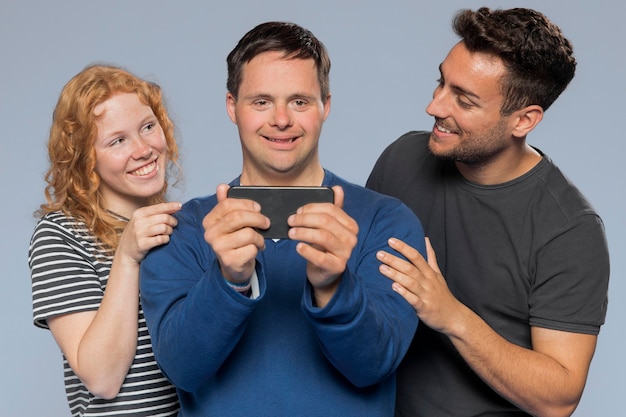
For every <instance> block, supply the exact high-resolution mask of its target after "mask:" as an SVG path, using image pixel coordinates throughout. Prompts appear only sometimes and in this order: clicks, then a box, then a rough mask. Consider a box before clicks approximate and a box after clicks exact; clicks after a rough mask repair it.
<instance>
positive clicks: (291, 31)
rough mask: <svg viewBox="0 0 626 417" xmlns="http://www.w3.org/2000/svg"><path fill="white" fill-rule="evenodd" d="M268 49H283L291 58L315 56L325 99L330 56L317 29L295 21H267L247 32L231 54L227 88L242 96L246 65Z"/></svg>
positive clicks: (312, 57) (281, 50) (313, 57)
mask: <svg viewBox="0 0 626 417" xmlns="http://www.w3.org/2000/svg"><path fill="white" fill-rule="evenodd" d="M264 52H282V53H283V54H284V56H285V58H287V59H312V60H313V61H314V62H315V68H316V69H317V80H318V82H319V85H320V89H321V91H320V93H321V98H322V102H324V103H326V99H327V97H328V95H329V94H330V57H329V55H328V51H327V50H326V47H325V46H324V44H323V43H322V42H321V41H320V40H319V39H317V38H316V37H315V35H313V33H312V32H311V31H310V30H308V29H305V28H303V27H301V26H298V25H296V24H295V23H290V22H265V23H261V24H259V25H257V26H256V27H254V28H253V29H251V30H250V31H249V32H248V33H246V34H245V35H244V36H243V37H242V38H241V39H240V40H239V42H238V43H237V46H235V48H234V49H233V50H232V51H231V52H230V53H229V54H228V57H227V58H226V63H227V67H228V79H227V81H226V88H227V90H228V92H229V93H230V94H232V95H233V97H235V99H237V98H238V93H239V86H240V85H241V80H242V77H243V66H244V65H245V64H247V63H248V62H250V61H251V60H252V59H253V58H254V57H256V56H257V55H260V54H262V53H264Z"/></svg>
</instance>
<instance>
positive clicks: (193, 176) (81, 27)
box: [0, 0, 626, 417]
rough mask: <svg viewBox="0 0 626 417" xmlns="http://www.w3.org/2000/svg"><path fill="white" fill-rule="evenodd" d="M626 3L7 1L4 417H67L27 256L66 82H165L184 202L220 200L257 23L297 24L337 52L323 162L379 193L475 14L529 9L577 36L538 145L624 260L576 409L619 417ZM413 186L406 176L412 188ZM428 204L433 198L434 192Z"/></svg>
mask: <svg viewBox="0 0 626 417" xmlns="http://www.w3.org/2000/svg"><path fill="white" fill-rule="evenodd" d="M624 4H625V3H624V2H623V1H622V0H604V1H602V0H600V1H597V2H589V1H586V0H571V1H567V2H566V1H551V2H547V1H534V0H527V1H518V2H517V3H516V2H512V1H504V0H501V1H493V0H484V1H475V0H465V1H459V0H447V1H422V2H418V1H415V0H412V1H411V0H406V1H402V0H385V1H380V2H373V1H372V2H368V1H341V0H330V1H325V0H319V1H316V2H312V1H308V2H305V1H303V2H295V1H282V0H267V1H264V2H256V1H255V2H253V1H249V2H245V1H238V0H231V1H219V2H209V1H160V0H156V1H155V0H152V1H147V0H133V1H115V0H110V1H106V2H96V1H78V0H71V1H70V0H65V1H54V2H53V1H45V0H41V1H33V0H0V62H1V66H0V122H1V123H0V126H1V128H2V135H3V138H2V147H1V148H0V170H1V171H0V174H1V175H0V183H1V185H0V187H1V188H0V190H1V192H2V196H3V197H2V199H3V203H2V204H1V205H0V210H1V213H2V218H4V219H5V220H4V226H3V227H2V232H1V234H0V235H1V237H0V254H1V255H0V256H1V257H2V264H1V266H0V282H1V285H2V289H1V290H0V297H1V300H0V309H1V310H0V326H1V327H0V330H1V337H2V342H1V344H2V354H1V356H0V369H1V373H2V380H1V381H0V415H1V416H11V417H12V416H20V417H24V416H26V417H29V416H33V417H35V416H36V417H40V416H68V415H69V412H68V409H67V406H66V403H65V394H64V391H63V384H62V378H63V375H62V366H61V357H60V353H59V350H58V348H57V346H56V344H55V343H54V341H53V339H52V336H51V335H50V333H49V332H48V331H44V330H40V329H37V328H35V327H34V326H33V325H32V319H31V298H30V277H29V270H28V266H27V262H26V257H27V248H28V241H29V238H30V234H31V232H32V229H33V227H34V224H35V220H34V219H33V217H32V212H33V211H34V210H35V209H37V207H38V205H39V204H40V203H41V202H42V200H43V187H44V182H43V174H44V171H45V169H46V166H47V157H46V153H45V143H46V139H47V134H48V129H49V126H50V121H51V115H52V110H53V107H54V105H55V103H56V100H57V97H58V94H59V92H60V90H61V88H62V86H63V85H64V84H65V83H66V82H67V81H68V80H69V79H70V78H71V77H72V76H73V75H74V74H76V73H77V72H79V71H80V70H81V69H82V68H84V67H85V66H86V65H87V64H90V63H93V62H106V63H113V64H118V65H122V66H125V67H126V68H128V69H129V70H131V71H133V72H135V73H136V74H138V75H140V76H142V77H145V78H148V79H151V80H153V81H156V82H157V83H159V84H161V86H162V87H163V89H164V91H165V94H166V97H167V100H168V103H169V108H170V110H171V114H172V116H173V119H174V120H175V122H176V124H177V127H178V138H179V140H180V144H181V147H182V164H183V168H184V172H185V177H186V180H185V181H184V183H182V184H181V185H180V186H179V187H178V188H176V189H174V191H173V193H172V195H171V196H172V197H173V198H175V199H180V200H187V199H189V198H191V197H192V196H197V195H205V194H210V193H213V192H214V191H215V187H216V185H217V184H218V183H220V182H226V181H229V180H230V179H232V178H233V177H234V176H236V175H237V174H238V173H239V169H240V166H241V159H240V149H239V142H238V138H237V132H236V129H235V127H234V125H232V124H231V122H230V120H229V119H228V118H227V115H226V111H225V107H224V105H225V91H226V89H225V81H226V64H225V58H226V55H227V53H228V52H229V51H230V50H231V49H232V48H233V47H234V45H235V43H236V42H237V40H238V39H239V38H240V37H241V36H242V35H243V34H244V33H245V32H246V31H247V30H249V29H250V28H252V27H253V26H255V25H256V24H258V23H260V22H263V21H267V20H289V21H294V22H296V23H299V24H301V25H303V26H305V27H307V28H309V29H311V30H312V31H313V32H314V33H315V34H316V35H317V36H318V37H319V38H320V39H321V40H322V41H323V42H324V43H325V44H326V46H327V47H328V49H329V51H330V54H331V59H332V70H331V90H332V93H333V96H332V110H331V115H330V118H329V120H328V122H327V123H326V125H325V128H324V132H323V134H322V140H321V154H322V161H323V163H324V165H325V166H326V167H328V168H330V169H332V170H333V171H335V172H337V173H339V174H341V175H342V176H344V177H345V178H347V179H349V180H351V181H353V182H356V183H359V184H364V183H365V180H366V178H367V175H368V174H369V171H370V169H371V167H372V165H373V164H374V161H375V160H376V158H377V156H378V155H379V154H380V152H381V151H382V150H383V148H384V147H385V146H386V145H387V144H388V143H389V142H391V141H392V140H394V139H395V138H397V137H398V136H399V135H401V134H403V133H405V132H406V131H408V130H411V129H430V128H431V126H432V120H431V118H429V117H428V116H427V115H426V114H425V112H424V108H425V107H426V105H427V103H428V101H429V98H430V97H431V94H432V91H433V89H434V87H435V84H436V81H435V80H436V79H437V78H438V70H437V66H438V64H439V63H440V62H441V61H442V59H443V58H444V56H445V54H446V53H447V51H448V49H449V48H450V47H451V46H452V44H453V43H454V42H455V41H456V38H455V36H454V35H453V33H452V32H451V30H450V20H451V17H452V15H453V13H454V12H455V11H456V10H458V9H460V8H467V7H469V8H476V7H479V6H482V5H487V6H491V7H514V6H526V7H534V8H537V9H539V10H541V11H543V12H544V13H546V14H547V15H548V16H549V17H551V18H552V19H553V20H554V21H555V22H556V23H557V24H559V25H560V26H561V27H562V29H563V30H564V32H565V34H566V35H567V36H568V37H569V38H570V39H571V40H572V41H573V43H574V47H575V50H576V54H577V57H578V61H579V65H578V71H577V75H576V78H575V79H574V81H573V83H572V84H571V86H570V87H569V88H568V90H566V91H565V93H564V94H563V95H562V96H561V98H560V99H559V100H558V101H557V102H556V103H555V104H554V106H553V107H552V108H551V109H550V110H548V112H547V115H546V117H545V118H544V120H543V122H542V123H541V125H540V126H539V128H538V129H536V130H535V132H534V133H532V135H531V136H530V137H529V141H530V143H532V144H533V145H536V146H538V147H540V148H541V149H542V150H543V151H544V152H546V153H547V154H548V155H549V156H550V157H552V158H553V160H554V161H555V162H556V163H557V164H559V165H560V166H561V168H562V169H563V170H564V171H565V173H566V174H568V175H569V176H570V177H571V178H572V179H573V180H574V181H575V182H576V183H577V184H578V186H579V187H580V188H581V189H582V191H583V192H584V193H585V194H586V195H587V196H588V197H589V199H590V200H591V201H592V203H593V204H594V205H595V207H596V209H597V210H598V211H599V212H600V214H601V215H602V217H603V219H604V221H605V224H606V228H607V234H608V238H609V245H610V249H611V255H612V277H611V278H612V281H611V285H610V294H609V296H610V301H609V314H608V318H607V323H606V325H605V326H604V327H603V328H602V331H601V333H600V338H599V343H598V348H597V351H596V355H595V358H594V360H593V363H592V366H591V371H590V375H589V380H588V384H587V388H586V391H585V394H584V395H583V399H582V402H581V404H580V406H579V408H578V411H577V412H576V414H575V415H576V416H579V417H580V416H616V415H618V414H619V413H618V410H619V409H621V408H622V407H620V405H621V403H622V402H623V395H624V389H623V375H624V373H625V371H626V365H625V361H624V360H623V346H624V342H625V337H624V332H623V330H622V329H623V327H622V326H623V320H624V318H625V317H626V307H625V305H626V303H624V296H625V292H626V291H625V283H624V280H623V275H624V272H626V265H625V263H624V247H625V246H626V242H625V240H626V227H625V221H624V218H623V217H624V216H623V215H624V201H625V197H624V172H623V168H622V166H623V164H622V159H623V155H624V151H625V146H624V133H623V128H622V126H623V124H624V116H623V110H622V109H623V104H624V98H625V97H626V94H625V93H626V88H625V82H624V76H625V75H626V65H625V63H624V41H625V40H626V31H625V29H624V26H625V25H624V22H623V16H624V14H625V13H624V12H626V10H625V9H626V6H625V5H624ZM399 180H401V179H399ZM426 198H427V196H426Z"/></svg>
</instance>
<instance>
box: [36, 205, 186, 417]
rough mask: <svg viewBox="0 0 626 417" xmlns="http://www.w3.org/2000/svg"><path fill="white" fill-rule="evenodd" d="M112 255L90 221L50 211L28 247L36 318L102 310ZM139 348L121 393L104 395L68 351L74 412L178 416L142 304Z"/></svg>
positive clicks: (66, 374) (69, 392)
mask: <svg viewBox="0 0 626 417" xmlns="http://www.w3.org/2000/svg"><path fill="white" fill-rule="evenodd" d="M112 261H113V257H112V256H111V255H109V254H107V252H106V251H105V250H104V246H103V245H102V244H101V243H100V242H99V241H98V240H97V239H96V237H95V236H94V235H93V234H92V233H91V232H90V231H89V230H88V229H87V226H86V225H85V224H84V223H83V222H81V221H78V220H77V219H75V218H73V217H68V216H65V215H64V214H63V213H61V212H53V213H48V214H47V215H45V216H44V217H43V218H42V219H41V220H40V221H39V223H38V224H37V226H36V227H35V230H34V232H33V236H32V239H31V242H30V247H29V251H28V263H29V266H30V270H31V277H32V295H33V321H34V324H35V326H37V327H41V328H44V329H47V328H48V325H47V320H48V319H49V318H51V317H56V316H60V315H63V314H71V313H77V312H83V311H93V310H97V309H98V307H99V306H100V302H101V300H102V297H103V295H104V290H105V288H106V284H107V279H108V277H109V272H110V270H111V263H112ZM138 320H139V321H138V328H139V334H138V336H139V338H138V341H137V352H136V353H135V359H134V360H133V363H132V365H131V367H130V370H129V372H128V375H126V378H125V379H124V383H123V384H122V387H121V389H120V392H119V394H118V395H117V397H115V398H114V399H112V400H105V399H102V398H99V397H96V396H94V395H93V394H91V393H90V392H89V391H88V389H87V387H85V385H83V383H82V382H81V381H80V379H79V378H78V377H77V376H76V375H75V374H74V372H73V371H72V368H71V367H70V365H69V362H68V361H67V359H66V358H65V357H63V369H64V381H65V392H66V394H67V400H68V403H69V407H70V411H71V413H72V416H74V417H80V416H134V417H138V416H146V417H148V416H149V417H156V416H175V415H176V414H177V412H178V400H177V395H176V390H175V388H174V387H173V386H172V385H171V384H170V383H169V381H168V380H167V379H166V378H165V377H164V376H163V374H162V373H161V371H160V370H159V368H158V366H157V364H156V361H155V359H154V355H153V353H152V344H151V341H150V336H149V334H148V329H147V327H146V322H145V319H144V316H143V309H142V308H141V305H140V306H139V318H138Z"/></svg>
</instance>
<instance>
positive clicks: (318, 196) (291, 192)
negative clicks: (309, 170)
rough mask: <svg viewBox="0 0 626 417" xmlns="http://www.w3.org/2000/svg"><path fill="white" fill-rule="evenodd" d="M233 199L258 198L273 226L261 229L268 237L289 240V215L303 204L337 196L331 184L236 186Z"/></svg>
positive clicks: (333, 198) (230, 192)
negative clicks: (311, 185)
mask: <svg viewBox="0 0 626 417" xmlns="http://www.w3.org/2000/svg"><path fill="white" fill-rule="evenodd" d="M228 197H230V198H245V199H248V200H254V201H256V202H258V203H259V204H260V205H261V213H263V214H264V215H265V216H267V217H269V219H270V222H271V226H270V227H269V229H257V230H258V232H259V233H261V234H262V235H263V236H264V237H265V238H266V239H288V238H289V236H288V234H287V233H288V232H289V225H288V224H287V218H288V217H289V216H290V215H292V214H293V213H295V212H296V210H297V209H298V208H299V207H302V206H304V205H306V204H309V203H333V202H334V201H335V195H334V193H333V190H332V188H330V187H270V186H240V185H239V186H233V187H230V189H229V190H228Z"/></svg>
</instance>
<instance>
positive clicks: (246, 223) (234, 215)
mask: <svg viewBox="0 0 626 417" xmlns="http://www.w3.org/2000/svg"><path fill="white" fill-rule="evenodd" d="M228 189H229V187H228V185H226V184H220V185H218V186H217V205H216V206H215V207H214V208H213V210H211V211H210V212H209V213H208V214H207V215H206V216H205V217H204V219H203V220H202V226H203V227H204V240H205V241H206V242H207V243H208V244H209V245H210V246H211V247H212V248H213V251H215V254H216V256H217V258H218V260H219V262H220V267H221V269H222V274H223V275H224V277H225V278H226V279H227V280H228V281H230V282H233V283H244V282H246V281H248V280H249V279H250V277H251V276H252V273H253V272H254V266H255V258H256V255H257V254H258V253H259V251H262V250H263V249H265V239H264V238H263V236H261V235H260V234H259V233H258V232H257V231H256V229H267V228H268V227H269V226H270V221H269V219H268V218H267V217H266V216H265V215H263V214H262V213H261V205H260V204H259V203H257V202H256V201H253V200H247V199H236V198H228V195H227V194H228Z"/></svg>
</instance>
